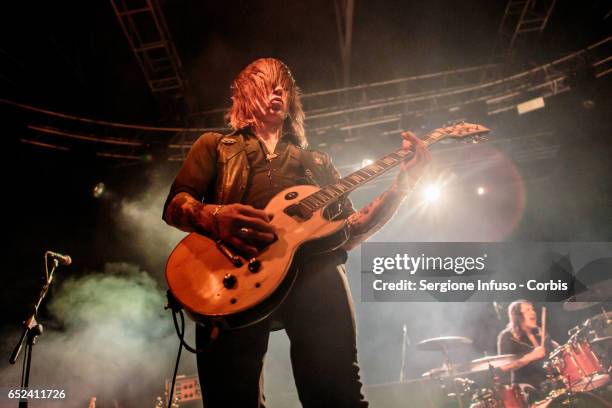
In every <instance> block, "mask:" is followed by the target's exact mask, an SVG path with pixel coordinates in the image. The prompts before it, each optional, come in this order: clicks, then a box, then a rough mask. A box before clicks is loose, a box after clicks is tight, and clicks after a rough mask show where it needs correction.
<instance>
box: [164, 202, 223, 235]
mask: <svg viewBox="0 0 612 408" xmlns="http://www.w3.org/2000/svg"><path fill="white" fill-rule="evenodd" d="M215 207H216V206H215V205H206V204H202V203H201V202H200V201H198V200H196V199H195V198H194V197H193V196H191V195H190V194H189V193H185V192H181V193H178V194H177V195H175V196H174V197H173V198H172V200H171V201H170V203H169V204H168V206H167V207H166V211H165V213H164V220H166V222H167V223H168V224H170V225H172V226H174V227H176V228H178V229H180V230H181V231H185V232H196V231H197V232H200V233H205V234H206V235H209V236H214V235H216V233H217V228H216V225H215V221H214V217H213V215H212V214H213V211H214V209H215Z"/></svg>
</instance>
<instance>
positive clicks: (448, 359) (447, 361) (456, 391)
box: [440, 345, 465, 408]
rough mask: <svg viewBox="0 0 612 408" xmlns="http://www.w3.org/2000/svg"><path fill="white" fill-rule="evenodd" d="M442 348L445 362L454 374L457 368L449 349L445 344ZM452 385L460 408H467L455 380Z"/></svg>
mask: <svg viewBox="0 0 612 408" xmlns="http://www.w3.org/2000/svg"><path fill="white" fill-rule="evenodd" d="M440 348H441V349H442V353H443V354H444V364H445V365H446V367H448V369H449V373H450V374H454V373H453V371H454V370H455V369H454V367H453V365H452V362H451V359H450V357H449V355H448V350H447V349H446V346H445V345H442V347H440ZM451 383H452V385H451V387H452V388H453V392H454V393H455V398H456V399H457V404H458V406H459V408H465V407H464V404H463V400H462V399H461V395H460V394H459V390H458V388H457V383H456V382H455V381H454V380H453V381H451Z"/></svg>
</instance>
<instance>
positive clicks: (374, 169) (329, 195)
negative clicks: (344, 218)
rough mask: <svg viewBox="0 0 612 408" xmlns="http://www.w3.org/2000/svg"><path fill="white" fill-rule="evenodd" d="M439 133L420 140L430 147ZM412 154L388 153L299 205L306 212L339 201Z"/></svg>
mask: <svg viewBox="0 0 612 408" xmlns="http://www.w3.org/2000/svg"><path fill="white" fill-rule="evenodd" d="M439 135H440V132H439V131H437V130H435V131H433V132H430V133H428V134H427V135H426V136H424V137H423V138H422V139H421V140H422V141H423V143H425V145H430V144H432V143H434V142H436V141H437V140H438V136H439ZM411 154H412V152H407V151H405V150H403V149H397V150H396V151H394V152H392V153H389V154H388V155H386V156H384V157H383V158H381V159H378V160H377V161H375V162H374V163H372V164H370V165H368V166H365V167H364V168H362V169H359V170H357V171H355V172H353V173H351V174H349V175H348V176H346V177H344V178H341V179H340V180H338V181H337V182H336V183H333V184H330V185H328V186H326V187H324V188H322V189H321V190H319V191H317V192H316V193H313V194H311V195H309V196H308V197H305V198H303V199H302V200H301V201H300V202H299V205H300V206H302V207H303V208H305V209H306V210H308V211H316V210H317V209H319V208H323V207H325V206H327V205H329V204H331V203H332V202H334V201H336V200H338V199H340V197H342V196H346V195H347V194H349V193H350V192H351V191H353V190H355V189H357V188H358V187H360V186H362V185H364V184H365V183H367V182H369V181H370V180H372V179H374V178H376V177H378V176H380V175H381V174H383V173H384V172H386V171H387V170H390V169H392V168H393V167H395V166H397V165H398V164H400V163H401V162H402V161H404V159H405V158H406V157H407V156H409V155H411Z"/></svg>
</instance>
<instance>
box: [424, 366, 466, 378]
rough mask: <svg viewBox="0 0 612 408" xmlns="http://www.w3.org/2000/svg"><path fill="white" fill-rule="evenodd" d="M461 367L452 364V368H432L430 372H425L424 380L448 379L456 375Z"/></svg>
mask: <svg viewBox="0 0 612 408" xmlns="http://www.w3.org/2000/svg"><path fill="white" fill-rule="evenodd" d="M458 367H459V366H458V365H457V364H452V365H451V366H450V367H449V366H448V365H446V364H445V365H443V366H442V367H436V368H432V369H431V370H429V371H425V372H424V373H423V374H421V377H423V378H441V377H447V376H449V375H451V373H454V372H455V371H456V369H457V368H458Z"/></svg>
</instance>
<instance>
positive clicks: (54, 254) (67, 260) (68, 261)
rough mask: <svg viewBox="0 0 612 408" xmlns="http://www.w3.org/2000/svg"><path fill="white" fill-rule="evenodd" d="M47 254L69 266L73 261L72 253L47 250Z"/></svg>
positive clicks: (61, 263)
mask: <svg viewBox="0 0 612 408" xmlns="http://www.w3.org/2000/svg"><path fill="white" fill-rule="evenodd" d="M47 256H50V257H51V258H53V259H55V260H56V261H57V262H59V264H60V265H64V266H68V265H70V264H71V263H72V258H71V257H70V255H62V254H58V253H57V252H51V251H47Z"/></svg>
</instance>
